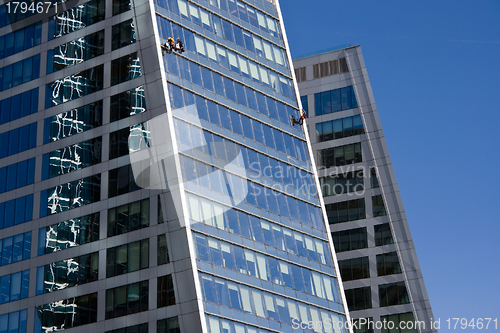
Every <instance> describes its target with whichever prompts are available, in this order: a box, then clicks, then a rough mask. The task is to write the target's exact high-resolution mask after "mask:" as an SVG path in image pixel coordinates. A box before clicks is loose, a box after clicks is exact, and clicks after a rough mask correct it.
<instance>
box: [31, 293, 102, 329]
mask: <svg viewBox="0 0 500 333" xmlns="http://www.w3.org/2000/svg"><path fill="white" fill-rule="evenodd" d="M96 321H97V293H93V294H88V295H83V296H78V297H74V298H68V299H64V300H60V301H56V302H53V303H47V304H44V305H40V306H37V307H36V315H35V329H34V332H35V333H48V332H53V331H54V330H56V331H59V330H63V329H67V328H72V327H77V326H82V325H87V324H91V323H95V322H96Z"/></svg>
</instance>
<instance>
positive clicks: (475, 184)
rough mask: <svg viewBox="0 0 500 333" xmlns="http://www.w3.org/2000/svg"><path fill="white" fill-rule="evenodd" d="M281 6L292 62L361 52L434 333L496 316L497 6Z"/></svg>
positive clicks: (320, 1) (311, 2) (499, 294)
mask: <svg viewBox="0 0 500 333" xmlns="http://www.w3.org/2000/svg"><path fill="white" fill-rule="evenodd" d="M280 3H281V10H282V14H283V18H284V21H285V27H286V32H287V37H288V42H289V44H290V48H291V51H292V56H300V55H301V54H304V53H308V52H310V51H315V50H321V49H325V48H328V47H333V46H336V45H342V44H346V43H350V44H352V45H358V44H359V45H361V49H362V51H363V56H364V59H365V63H366V67H367V70H368V75H369V78H370V82H371V85H372V89H373V93H374V96H375V101H376V103H377V108H378V111H379V114H380V118H381V122H382V126H383V129H384V134H385V137H386V141H387V145H388V147H389V152H390V154H391V159H392V162H393V165H394V170H395V173H396V177H397V180H398V184H399V188H400V190H401V194H402V198H403V203H404V206H405V210H406V214H407V217H408V221H409V223H410V228H411V232H412V235H413V240H414V242H415V246H416V249H417V254H418V257H419V261H420V266H421V268H422V272H423V275H424V279H425V283H426V286H427V292H428V293H429V297H430V301H431V305H432V308H433V311H434V316H435V317H437V318H441V330H440V331H441V332H447V331H449V330H448V329H446V327H444V326H446V325H445V324H446V322H445V321H446V319H448V318H453V317H458V318H467V319H468V320H470V319H472V318H485V317H491V318H497V317H499V316H500V312H499V311H498V309H499V308H500V306H499V305H498V300H499V299H500V288H499V287H498V283H497V282H498V281H499V280H500V279H499V276H500V265H499V263H500V260H499V255H500V241H499V240H498V238H499V234H500V218H499V215H498V214H497V213H495V211H497V209H498V207H499V198H500V196H499V195H498V189H499V188H500V181H499V176H498V174H497V172H498V171H499V170H500V168H499V163H500V149H499V148H500V147H499V146H500V145H499V143H500V140H499V136H498V134H497V133H498V132H497V130H498V124H499V123H500V115H499V114H500V112H499V111H500V108H499V99H500V98H499V97H498V96H500V94H499V93H498V90H499V89H500V84H499V83H500V65H499V62H500V24H499V21H498V17H499V14H500V1H494V0H493V1H457V0H455V1H450V0H441V1H430V0H420V1H401V0H399V1H388V0H382V1H373V0H347V1H333V0H308V1H307V2H306V1H303V0H300V1H299V0H281V1H280ZM304 4H307V5H304ZM308 45H312V46H308ZM470 330H471V328H469V329H467V330H466V331H470ZM490 330H492V328H491V327H490ZM455 331H456V330H455ZM459 331H462V332H463V331H464V330H459Z"/></svg>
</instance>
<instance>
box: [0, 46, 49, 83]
mask: <svg viewBox="0 0 500 333" xmlns="http://www.w3.org/2000/svg"><path fill="white" fill-rule="evenodd" d="M39 76H40V55H39V54H37V55H34V56H32V57H30V58H26V59H24V60H20V61H18V62H15V63H13V64H11V65H8V66H5V67H2V68H0V78H2V80H0V81H1V82H0V91H3V90H7V89H10V88H12V87H16V86H18V85H20V84H23V83H26V82H28V81H31V80H35V79H38V77H39Z"/></svg>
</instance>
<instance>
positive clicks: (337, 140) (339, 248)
mask: <svg viewBox="0 0 500 333" xmlns="http://www.w3.org/2000/svg"><path fill="white" fill-rule="evenodd" d="M294 68H295V73H296V77H297V82H298V85H299V89H300V94H301V95H302V96H301V100H302V105H303V107H304V108H305V110H307V111H308V114H309V118H308V119H307V126H308V127H309V129H310V131H309V133H310V139H311V143H312V146H313V151H314V153H315V159H316V165H317V168H318V174H319V181H320V184H321V188H322V194H323V197H324V201H325V207H326V211H327V215H328V221H329V223H330V228H331V231H332V238H333V242H334V245H335V251H336V253H337V256H338V260H339V261H338V263H339V267H340V272H341V276H342V281H343V284H344V290H345V296H346V299H347V304H348V307H349V312H350V314H351V317H352V318H355V319H359V318H365V319H369V320H372V321H373V322H374V323H376V322H377V321H378V322H382V323H383V321H384V320H385V321H392V322H394V325H395V329H394V330H387V329H384V328H383V327H382V329H381V327H378V329H377V327H376V326H374V325H372V326H374V327H366V326H365V327H363V328H362V329H361V328H360V330H359V331H358V332H376V333H378V332H391V333H394V332H419V333H423V332H435V331H436V330H433V329H431V326H430V325H431V324H430V319H431V318H433V317H432V310H431V306H430V302H429V298H428V296H427V291H426V289H425V285H424V280H423V277H422V272H421V270H420V266H419V264H418V260H417V254H416V252H415V248H414V245H413V241H412V237H411V233H410V228H409V226H408V221H407V219H406V215H405V212H404V208H403V203H402V201H401V195H400V193H399V189H398V185H397V183H396V178H395V175H394V170H393V167H392V163H391V160H390V157H389V152H388V150H387V145H386V143H385V138H384V134H383V132H382V126H381V124H380V120H379V116H378V111H377V107H376V105H375V100H374V98H373V93H372V89H371V86H370V81H369V79H368V74H367V72H366V67H365V63H364V60H363V56H362V54H361V47H360V46H353V47H345V48H341V49H337V50H335V51H331V50H330V51H325V52H324V53H320V54H315V55H310V56H306V57H302V58H299V59H295V60H294ZM409 321H425V327H424V326H423V325H422V327H420V326H419V327H417V328H415V327H409V329H407V330H404V329H401V330H400V329H399V323H400V322H405V323H406V322H409ZM363 322H364V321H360V323H363ZM379 326H380V324H379ZM413 326H418V325H413ZM371 328H373V329H374V330H373V329H371ZM389 328H390V327H389ZM402 328H404V327H402Z"/></svg>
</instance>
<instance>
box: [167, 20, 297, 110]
mask: <svg viewBox="0 0 500 333" xmlns="http://www.w3.org/2000/svg"><path fill="white" fill-rule="evenodd" d="M158 20H159V21H160V22H159V24H160V27H159V29H160V32H161V31H162V30H161V27H162V26H169V25H172V27H173V28H170V27H168V28H166V29H165V30H166V31H168V32H167V33H168V34H171V33H172V31H175V30H178V33H180V34H182V33H184V36H185V37H184V38H185V39H184V40H185V44H186V47H187V50H188V51H192V52H193V53H195V54H197V55H199V56H201V57H203V58H207V57H208V59H209V60H211V61H212V62H214V63H216V64H219V65H220V66H222V67H224V68H226V69H228V70H230V71H232V72H234V73H236V74H238V76H239V75H243V76H244V77H246V78H247V79H251V80H252V81H253V82H255V83H258V84H260V85H262V86H263V87H264V88H265V90H268V89H272V90H274V91H276V92H277V93H279V94H281V95H283V96H285V97H287V98H289V99H292V100H295V94H294V91H293V87H292V80H291V79H290V78H288V77H285V76H284V75H282V74H281V73H280V72H276V71H274V70H272V69H269V68H268V67H265V66H263V65H260V64H259V63H257V62H255V61H253V60H250V59H249V58H247V57H245V56H243V55H239V54H238V55H237V54H236V53H234V52H233V51H231V50H230V49H228V48H227V47H226V46H225V45H219V44H214V43H213V42H212V41H210V40H208V39H206V38H205V37H204V36H200V35H198V34H194V33H193V32H191V31H189V30H187V29H185V28H182V27H180V26H178V25H177V24H175V23H174V22H170V21H167V20H165V19H163V18H160V17H158ZM162 20H164V22H161V21H162ZM223 22H227V21H225V20H223ZM227 24H229V23H227ZM229 29H230V27H229ZM240 34H241V31H240ZM186 36H189V37H190V38H192V39H194V40H193V41H191V42H192V43H193V44H192V45H194V46H195V47H194V48H193V50H190V49H189V46H190V44H188V42H190V41H189V40H187V39H188V37H186ZM168 37H169V36H168V35H163V38H164V39H167V38H168ZM181 38H182V35H181ZM264 45H265V46H268V47H269V50H268V51H269V53H271V52H272V51H271V45H270V44H269V43H267V42H265V43H264ZM274 47H275V48H276V52H277V53H279V54H281V53H282V52H283V50H281V49H279V48H278V47H277V46H274ZM216 49H217V52H216V51H215V50H216ZM280 57H282V56H280ZM270 60H271V61H272V60H273V59H270ZM163 61H164V65H165V69H166V70H167V72H169V73H171V74H173V75H176V76H180V77H181V78H183V79H185V80H188V81H191V80H192V82H193V83H197V82H196V80H198V82H200V80H199V77H197V76H192V75H190V73H189V71H185V72H184V71H180V73H179V68H176V67H180V68H182V67H183V65H184V64H185V65H187V64H189V63H190V62H187V61H186V60H185V59H184V58H180V59H176V58H169V57H166V58H164V60H163ZM176 63H178V65H176ZM207 68H208V69H209V67H207ZM286 72H287V73H289V72H288V71H286ZM191 76H192V77H193V78H192V79H191ZM197 84H198V85H200V86H202V85H201V84H199V83H197ZM241 104H243V103H241Z"/></svg>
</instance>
